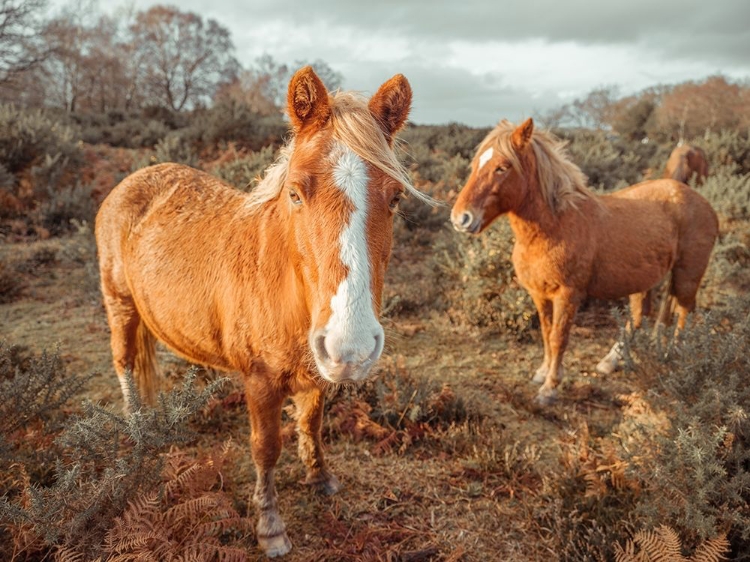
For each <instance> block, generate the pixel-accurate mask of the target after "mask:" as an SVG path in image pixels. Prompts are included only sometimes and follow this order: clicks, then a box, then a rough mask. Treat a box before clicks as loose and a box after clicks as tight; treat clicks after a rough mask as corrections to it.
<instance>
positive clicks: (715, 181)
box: [698, 165, 750, 220]
mask: <svg viewBox="0 0 750 562" xmlns="http://www.w3.org/2000/svg"><path fill="white" fill-rule="evenodd" d="M698 191H700V192H701V194H702V195H703V196H704V197H705V198H706V199H708V201H709V203H711V206H712V207H713V208H714V209H715V210H716V212H717V213H719V214H720V215H723V216H724V217H726V218H729V219H732V220H750V172H747V173H744V174H743V173H740V170H739V168H738V167H737V166H736V165H729V166H717V167H715V168H713V169H711V170H710V172H709V175H708V177H707V178H706V180H705V182H704V183H703V185H702V186H701V187H699V188H698Z"/></svg>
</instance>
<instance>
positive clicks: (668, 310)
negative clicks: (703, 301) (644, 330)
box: [653, 270, 676, 337]
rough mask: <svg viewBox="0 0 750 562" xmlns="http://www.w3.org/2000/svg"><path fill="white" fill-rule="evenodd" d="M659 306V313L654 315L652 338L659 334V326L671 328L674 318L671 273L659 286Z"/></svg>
mask: <svg viewBox="0 0 750 562" xmlns="http://www.w3.org/2000/svg"><path fill="white" fill-rule="evenodd" d="M660 293H661V304H660V305H659V313H658V314H657V315H656V321H655V322H654V333H653V335H654V337H656V336H657V335H658V333H659V327H660V326H662V325H663V326H671V325H672V317H673V316H674V310H675V302H676V301H675V298H674V296H673V294H672V293H673V291H672V271H671V270H670V271H669V273H667V276H666V277H665V278H664V281H663V282H662V284H661V291H660Z"/></svg>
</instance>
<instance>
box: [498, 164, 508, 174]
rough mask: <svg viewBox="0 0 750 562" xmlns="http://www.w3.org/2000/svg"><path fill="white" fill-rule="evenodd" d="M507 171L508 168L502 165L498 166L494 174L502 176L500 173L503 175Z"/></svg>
mask: <svg viewBox="0 0 750 562" xmlns="http://www.w3.org/2000/svg"><path fill="white" fill-rule="evenodd" d="M507 169H508V166H505V165H502V166H498V167H497V168H495V173H496V174H502V173H503V172H505V171H506V170H507Z"/></svg>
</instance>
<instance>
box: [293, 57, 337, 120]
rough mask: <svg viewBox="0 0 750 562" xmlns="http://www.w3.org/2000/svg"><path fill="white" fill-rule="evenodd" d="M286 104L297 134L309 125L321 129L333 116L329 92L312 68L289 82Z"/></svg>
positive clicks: (297, 73) (298, 74)
mask: <svg viewBox="0 0 750 562" xmlns="http://www.w3.org/2000/svg"><path fill="white" fill-rule="evenodd" d="M286 103H287V112H288V113H289V119H290V120H291V122H292V126H293V127H294V132H295V133H299V132H300V131H301V130H302V129H304V128H306V127H307V126H309V125H317V126H318V127H320V126H322V125H324V124H325V122H326V121H327V120H328V118H329V117H330V116H331V105H330V103H329V101H328V90H326V87H325V85H324V84H323V82H322V81H321V80H320V78H318V75H317V74H315V71H314V70H313V69H312V67H311V66H305V67H304V68H300V69H299V70H298V71H297V72H295V73H294V76H292V79H291V80H290V81H289V90H288V92H287V100H286Z"/></svg>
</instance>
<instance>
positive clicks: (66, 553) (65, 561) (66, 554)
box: [55, 546, 84, 562]
mask: <svg viewBox="0 0 750 562" xmlns="http://www.w3.org/2000/svg"><path fill="white" fill-rule="evenodd" d="M55 561H56V562H83V561H84V556H83V553H81V552H77V551H75V550H72V549H70V548H67V547H64V546H61V547H59V548H57V550H56V551H55Z"/></svg>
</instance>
